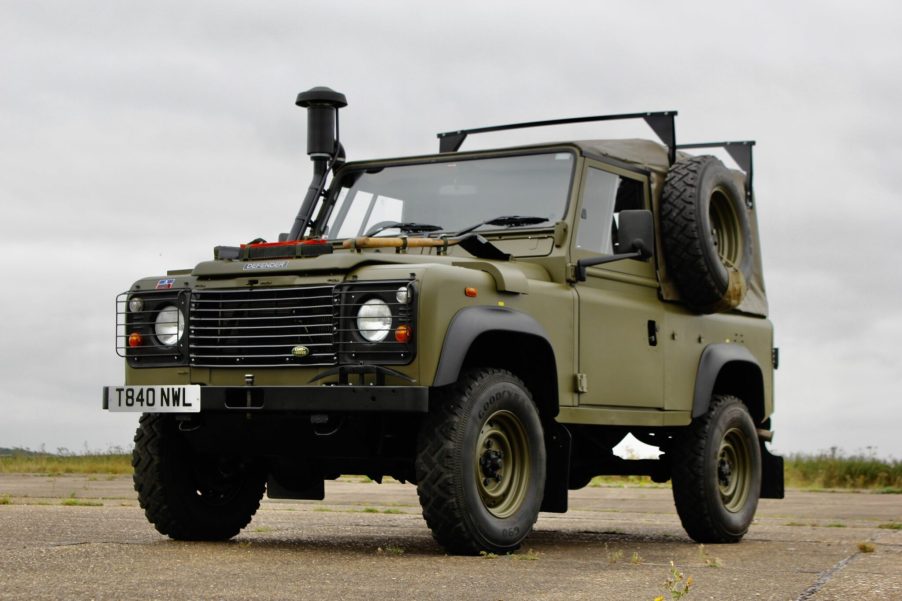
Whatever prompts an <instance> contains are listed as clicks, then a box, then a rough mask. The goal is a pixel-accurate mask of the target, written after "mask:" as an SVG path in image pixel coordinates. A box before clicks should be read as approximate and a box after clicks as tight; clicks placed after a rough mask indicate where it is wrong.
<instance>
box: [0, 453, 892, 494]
mask: <svg viewBox="0 0 902 601" xmlns="http://www.w3.org/2000/svg"><path fill="white" fill-rule="evenodd" d="M0 473H3V474H29V473H30V474H50V475H61V474H106V475H129V474H131V473H132V465H131V453H124V452H121V449H116V450H115V451H110V452H89V453H84V454H75V453H70V452H66V453H62V454H55V453H43V452H35V451H29V450H27V449H12V450H5V451H4V453H0ZM784 473H785V477H786V487H787V488H795V489H804V490H870V491H876V492H886V493H902V461H899V460H896V459H887V460H884V459H878V458H876V457H873V456H870V455H849V456H846V455H843V454H841V453H840V454H837V453H835V452H834V453H820V454H817V455H802V454H793V455H788V456H787V457H786V458H785V472H784ZM590 486H594V487H599V486H624V487H627V486H646V487H661V486H663V487H668V486H669V483H666V484H655V483H653V482H652V481H651V479H650V478H648V477H647V476H598V477H596V478H593V479H592V482H591V483H590Z"/></svg>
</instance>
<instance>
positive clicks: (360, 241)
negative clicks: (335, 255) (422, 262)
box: [341, 236, 460, 249]
mask: <svg viewBox="0 0 902 601" xmlns="http://www.w3.org/2000/svg"><path fill="white" fill-rule="evenodd" d="M459 242H460V239H458V238H421V237H416V238H408V237H407V236H401V237H398V238H367V237H361V238H349V239H348V240H345V241H344V242H343V243H342V244H341V246H342V248H354V249H357V248H423V247H430V248H448V247H449V246H453V245H455V244H458V243H459Z"/></svg>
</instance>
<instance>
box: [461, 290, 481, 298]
mask: <svg viewBox="0 0 902 601" xmlns="http://www.w3.org/2000/svg"><path fill="white" fill-rule="evenodd" d="M464 294H466V295H467V296H469V297H470V298H476V296H477V295H478V294H479V291H478V290H477V289H476V288H464Z"/></svg>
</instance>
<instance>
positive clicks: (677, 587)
mask: <svg viewBox="0 0 902 601" xmlns="http://www.w3.org/2000/svg"><path fill="white" fill-rule="evenodd" d="M691 588H692V576H685V575H684V574H683V573H682V572H681V571H680V570H679V568H677V567H676V566H675V565H674V564H673V561H671V562H670V575H669V576H668V577H667V580H666V581H665V582H664V590H665V591H666V592H667V597H665V596H664V595H661V596H659V597H655V601H667V599H671V600H672V601H676V600H677V599H682V598H683V597H685V596H686V595H688V594H689V589H691Z"/></svg>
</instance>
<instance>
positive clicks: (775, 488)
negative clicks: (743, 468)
mask: <svg viewBox="0 0 902 601" xmlns="http://www.w3.org/2000/svg"><path fill="white" fill-rule="evenodd" d="M783 496H784V491H783V458H782V457H780V456H779V455H772V454H771V452H770V451H768V450H767V447H766V446H765V445H764V442H763V441H762V442H761V498H762V499H782V498H783Z"/></svg>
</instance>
